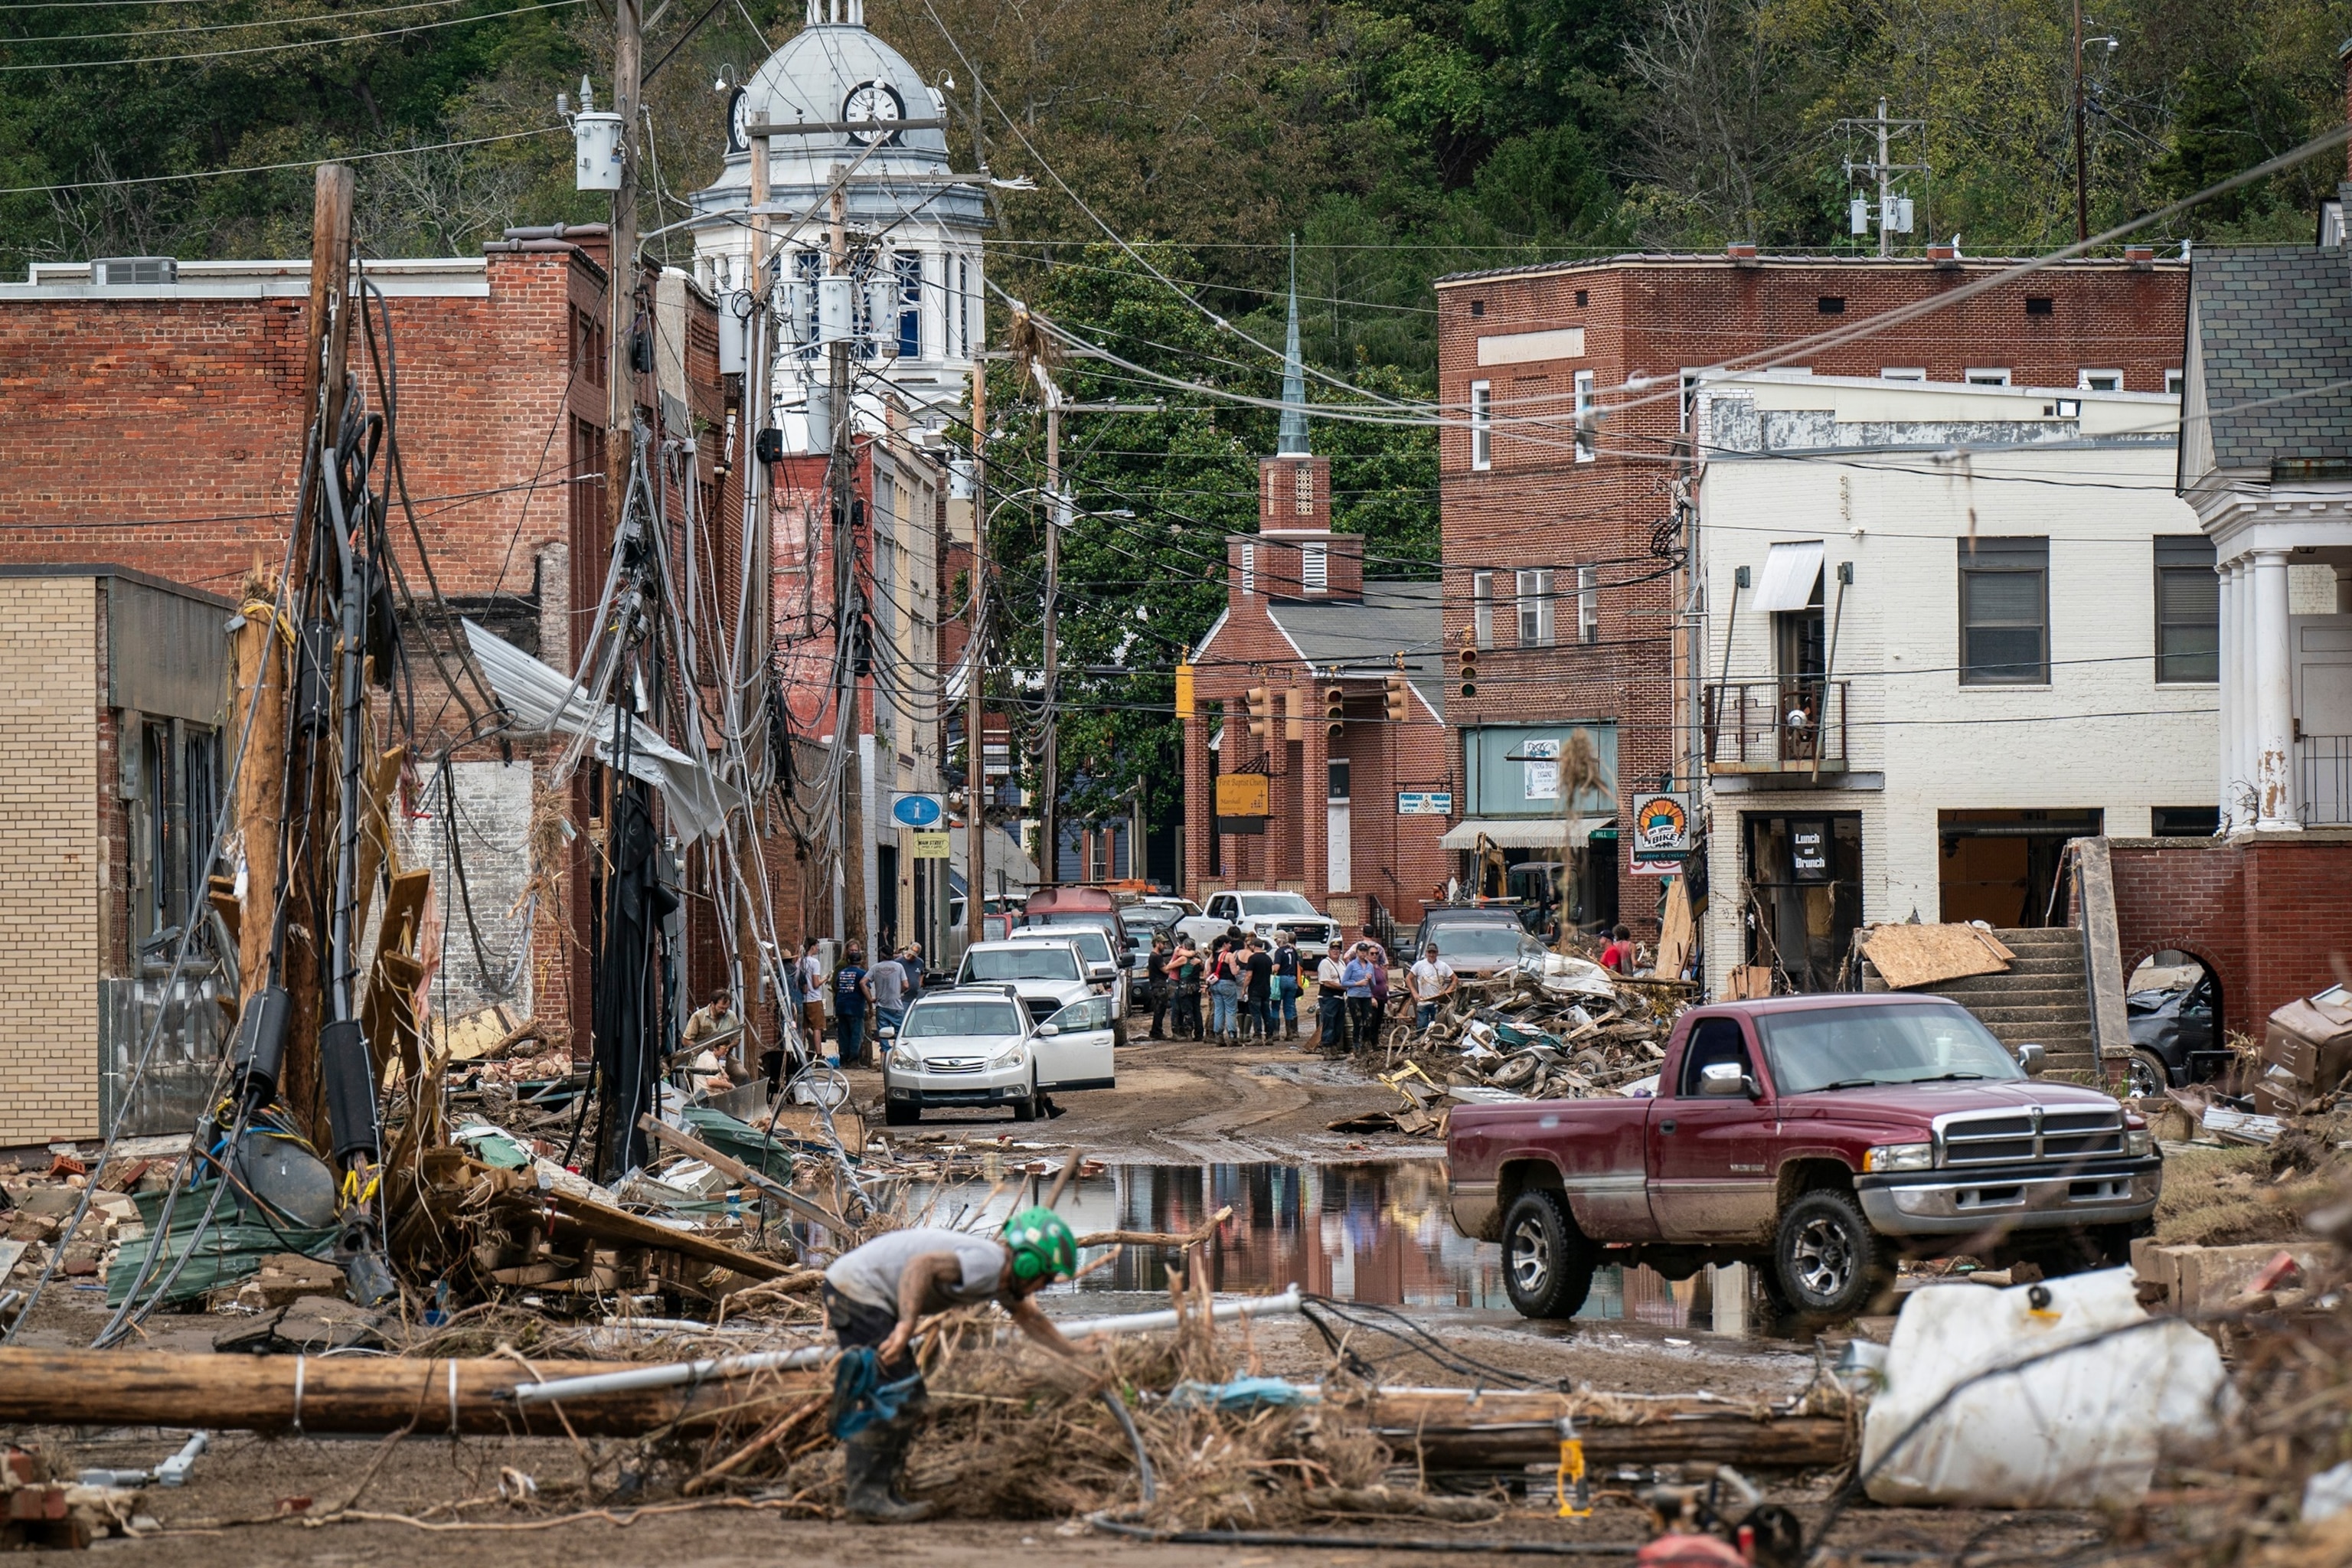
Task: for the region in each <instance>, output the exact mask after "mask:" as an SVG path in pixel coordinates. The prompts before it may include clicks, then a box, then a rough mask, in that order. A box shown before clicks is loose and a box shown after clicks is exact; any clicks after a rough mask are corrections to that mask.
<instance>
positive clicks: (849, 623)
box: [818, 166, 879, 948]
mask: <svg viewBox="0 0 2352 1568" xmlns="http://www.w3.org/2000/svg"><path fill="white" fill-rule="evenodd" d="M845 174H847V171H846V170H845V169H842V168H840V167H838V166H836V167H835V169H834V171H833V198H832V201H831V203H830V204H829V205H828V208H827V212H826V217H827V219H828V222H827V225H826V229H825V264H826V269H827V271H828V272H829V273H830V274H831V276H832V277H834V278H835V279H841V280H842V281H841V282H840V283H838V284H836V285H835V287H836V288H839V289H845V290H848V304H847V307H846V310H845V314H846V317H847V322H848V331H845V332H844V333H843V334H841V335H840V336H837V337H836V338H835V339H834V341H833V342H832V343H831V344H830V345H828V346H827V348H826V351H825V352H826V354H827V356H828V363H827V365H826V372H827V374H826V390H827V396H826V399H825V406H826V417H827V418H828V419H829V420H830V421H831V422H832V427H833V428H832V436H833V443H832V452H833V457H832V462H831V465H830V466H831V469H832V473H833V527H834V532H833V584H834V599H833V603H834V616H835V628H836V629H835V638H836V640H837V641H838V642H839V646H841V647H846V648H850V649H853V650H862V649H863V639H864V637H865V616H864V614H863V613H862V607H861V605H860V604H859V602H858V595H857V578H856V573H855V571H853V570H852V564H853V563H854V562H855V560H856V553H857V528H856V500H855V498H856V489H857V468H856V462H857V454H856V447H855V446H854V445H853V443H852V441H851V436H852V434H853V430H854V424H853V422H852V420H851V419H850V417H849V356H850V355H851V354H852V353H855V352H856V336H857V331H856V328H857V301H856V291H855V285H854V283H852V282H851V281H850V278H849V198H848V196H847V195H846V194H845V186H846V184H847V181H846V179H845ZM818 313H819V314H820V315H822V314H823V313H824V311H823V310H822V309H820V310H819V311H818ZM869 325H873V323H869ZM876 330H877V331H878V330H879V329H878V327H877V329H876ZM839 639H846V640H845V641H840V640H839ZM869 657H870V656H869ZM858 709H859V702H858V685H857V674H856V660H855V659H854V658H845V659H843V660H842V661H841V711H840V714H839V719H838V727H837V728H836V729H835V735H836V736H837V737H838V742H837V743H838V744H840V745H844V746H846V747H849V748H850V761H851V763H852V764H853V765H851V766H847V767H844V768H843V769H842V770H841V774H840V776H841V788H842V799H841V803H840V808H839V818H838V819H839V821H840V823H841V826H842V832H841V838H842V849H841V856H840V860H839V862H838V866H839V868H838V870H837V872H836V874H835V878H834V888H835V900H837V901H836V904H835V913H836V917H837V918H836V921H835V930H836V931H842V932H844V933H845V935H846V936H847V937H848V939H849V940H850V941H852V942H856V943H857V944H858V946H860V947H861V948H862V947H864V946H865V945H866V941H867V938H868V936H869V935H870V933H869V932H868V931H866V763H865V758H864V757H863V756H862V755H860V754H859V752H858V750H857V746H858V727H859V724H860V723H861V721H862V720H863V715H862V714H861V713H860V712H859V711H858ZM853 857H854V858H856V866H857V877H856V883H857V896H856V898H854V899H853V898H849V897H847V896H846V894H845V890H844V889H845V886H846V884H847V883H848V881H849V880H850V878H849V874H848V871H849V861H850V860H851V858H853Z"/></svg>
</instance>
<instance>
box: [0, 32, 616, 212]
mask: <svg viewBox="0 0 2352 1568" xmlns="http://www.w3.org/2000/svg"><path fill="white" fill-rule="evenodd" d="M579 4H581V0H539V3H538V4H537V5H518V6H516V7H514V8H513V9H512V10H509V11H486V12H484V13H482V14H481V15H480V16H452V17H449V18H448V19H447V20H446V21H440V22H419V23H417V24H416V25H415V26H408V27H385V28H383V29H381V30H379V31H376V32H372V33H344V34H341V35H339V36H338V37H331V38H300V39H296V40H294V41H293V42H290V43H282V44H249V45H247V46H246V47H244V48H240V49H207V50H205V51H202V52H200V53H196V54H186V55H127V56H124V57H123V58H121V59H111V60H55V61H50V62H47V63H45V64H41V65H11V66H0V71H65V70H82V69H86V68H97V67H105V66H161V65H176V64H181V63H184V62H185V61H189V60H225V59H228V58H232V57H235V56H239V55H275V54H283V53H285V52H286V51H287V50H289V49H316V48H323V47H326V46H327V45H330V44H356V43H362V42H364V41H365V40H367V39H369V38H396V37H403V36H404V35H406V34H409V33H429V32H432V31H433V30H434V29H436V28H437V27H462V26H465V25H466V24H467V23H469V22H495V21H497V20H498V19H499V17H501V16H521V15H523V14H524V13H525V12H529V11H560V10H562V9H564V8H566V7H568V6H572V5H579ZM0 41H5V40H0ZM321 162H326V163H332V162H335V160H333V159H324V160H321ZM0 194H5V193H0Z"/></svg>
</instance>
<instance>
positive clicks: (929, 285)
mask: <svg viewBox="0 0 2352 1568" xmlns="http://www.w3.org/2000/svg"><path fill="white" fill-rule="evenodd" d="M865 10H866V7H865V4H864V0H809V3H808V12H807V20H806V24H805V26H803V28H802V29H801V31H800V32H798V33H796V34H794V35H793V37H792V38H791V39H790V40H789V41H788V42H786V43H785V45H784V46H783V47H782V48H780V49H778V50H777V51H776V52H775V53H774V54H773V55H772V56H770V57H769V58H768V60H767V62H766V63H765V64H763V65H761V67H760V68H759V69H758V70H757V71H755V72H753V73H752V75H751V79H750V80H749V81H746V82H744V83H743V84H742V85H741V87H740V88H739V89H736V91H735V92H734V94H733V96H732V97H731V98H730V100H729V104H728V111H727V119H726V129H725V134H726V161H725V164H724V166H723V167H722V169H721V171H720V173H719V178H718V180H717V181H716V182H714V183H713V184H710V185H709V187H707V188H706V189H704V190H700V191H698V192H696V193H695V195H694V198H693V202H694V209H695V215H696V217H695V222H694V244H695V275H696V277H697V278H698V279H699V280H700V281H701V282H702V283H703V285H704V286H705V287H706V288H708V289H711V290H713V291H714V292H715V293H717V294H718V295H719V297H720V299H721V301H722V311H731V313H732V315H733V317H734V319H735V320H736V321H741V320H743V319H744V318H745V317H747V316H749V315H750V313H751V310H752V300H753V298H754V296H755V295H756V293H757V291H758V289H759V284H758V283H757V282H755V280H754V279H752V277H751V247H752V226H751V219H752V217H753V216H754V215H753V203H752V188H751V187H752V180H753V157H752V146H751V143H752V140H753V139H752V137H751V130H752V128H754V127H765V128H767V129H769V130H771V131H774V132H776V133H775V134H772V135H770V136H767V137H764V138H761V140H762V141H764V142H766V145H767V153H768V199H767V201H766V202H765V203H764V204H763V205H761V209H760V211H761V216H765V217H766V218H767V222H768V234H769V245H770V247H771V255H772V258H773V260H772V279H771V282H772V286H773V289H774V295H773V299H774V304H775V308H776V310H777V311H778V312H779V318H780V320H781V321H782V322H783V323H785V325H784V328H783V332H782V334H780V336H783V337H785V338H786V339H787V340H788V341H785V342H781V343H780V345H779V349H778V353H777V356H776V361H775V365H774V372H773V375H772V379H771V389H772V407H773V409H774V417H773V422H774V424H775V425H776V426H777V427H778V428H779V429H780V430H782V432H783V435H784V438H785V443H786V446H787V447H788V448H789V449H793V450H799V451H822V450H824V447H825V446H826V444H827V438H826V437H825V435H824V433H823V432H820V434H819V435H818V436H817V437H815V438H814V439H812V438H811V437H809V435H808V433H807V431H808V416H809V414H810V412H811V410H810V406H809V405H810V392H811V389H812V387H814V388H815V389H816V392H817V395H818V397H819V399H820V400H822V399H823V398H824V396H825V395H826V394H825V390H824V383H825V357H824V353H823V351H822V350H820V349H819V348H818V347H817V346H816V335H817V311H818V289H817V280H818V279H820V278H822V277H824V276H825V275H826V273H827V272H828V271H829V270H830V268H831V260H830V257H829V255H828V248H827V246H828V228H829V225H830V223H831V216H832V212H831V203H830V200H829V199H828V196H829V193H830V192H831V190H832V188H833V187H834V186H835V184H836V183H837V182H838V183H839V184H841V186H842V194H843V198H844V202H843V205H844V216H845V225H846V227H847V230H848V233H849V240H850V243H849V245H848V247H847V263H846V265H847V267H848V269H849V273H850V275H851V276H852V278H853V279H854V280H855V283H856V289H855V290H854V295H853V298H854V300H855V301H856V304H855V312H856V345H857V348H856V365H857V372H856V386H855V388H854V390H853V400H854V403H855V405H856V409H857V412H858V416H859V421H860V424H861V426H863V427H865V428H866V429H867V430H878V429H880V428H882V427H883V426H884V424H885V423H886V419H887V416H886V415H885V414H884V412H883V399H882V396H881V394H882V393H883V391H884V389H886V388H887V389H889V390H893V391H895V392H897V393H898V395H899V397H900V399H901V400H902V401H903V402H904V403H905V404H906V405H908V407H909V408H910V409H912V410H913V413H914V422H915V426H916V428H917V429H918V430H935V429H937V428H939V427H940V426H942V425H944V424H946V423H947V422H948V421H949V420H950V419H952V418H957V417H961V410H962V409H963V407H964V405H965V402H966V397H967V393H968V388H969V378H970V376H971V367H972V364H973V362H974V360H975V357H976V355H977V352H978V350H979V348H980V345H981V342H982V337H983V335H984V331H985V328H984V325H983V321H984V318H983V313H982V290H983V289H984V288H985V284H984V282H983V268H984V266H985V261H984V258H983V256H982V237H983V236H984V235H985V233H986V232H987V230H988V228H989V226H990V219H989V215H988V207H987V196H986V193H985V189H984V184H985V180H984V177H983V176H979V175H974V174H968V173H967V174H961V175H960V174H956V173H955V172H954V170H953V169H952V168H951V167H950V157H949V154H948V139H947V132H946V129H945V121H946V120H947V100H946V97H945V94H944V92H943V91H942V90H941V89H940V88H938V87H934V86H933V85H932V84H930V83H929V82H926V81H925V80H924V79H923V78H922V76H921V74H920V73H919V72H918V71H917V70H916V69H915V68H914V67H913V66H912V65H910V64H909V63H908V61H907V58H906V57H904V56H903V55H901V54H899V53H898V51H897V50H896V49H893V48H892V47H890V46H889V45H887V44H886V43H884V42H883V41H882V40H881V39H880V38H879V37H876V36H875V35H874V34H873V33H871V32H868V31H867V30H866V17H865ZM867 121H872V122H877V124H880V125H892V124H897V125H900V126H903V127H904V128H903V129H888V130H877V131H868V130H865V129H845V128H844V127H846V126H851V125H862V124H863V123H864V122H867ZM788 125H807V126H811V127H814V129H811V130H808V131H792V132H785V131H782V130H781V129H780V128H782V127H784V126H788ZM735 342H736V343H738V344H740V337H739V338H737V339H736V340H735ZM722 352H724V351H722ZM734 352H735V353H737V354H739V355H740V353H741V350H740V347H736V348H735V349H734ZM727 368H729V369H739V368H740V364H730V365H729V366H728V367H727ZM820 412H822V411H821V410H820Z"/></svg>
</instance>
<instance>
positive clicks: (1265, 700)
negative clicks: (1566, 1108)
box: [1176, 300, 1459, 924]
mask: <svg viewBox="0 0 2352 1568" xmlns="http://www.w3.org/2000/svg"><path fill="white" fill-rule="evenodd" d="M1289 356H1290V363H1289V367H1288V369H1287V371H1286V374H1285V377H1284V382H1283V395H1284V400H1285V401H1286V402H1287V403H1289V404H1291V405H1293V409H1292V410H1291V411H1287V412H1286V413H1285V414H1284V415H1283V418H1282V439H1281V441H1280V443H1279V445H1280V447H1281V450H1280V451H1279V452H1278V453H1277V454H1276V456H1274V457H1272V458H1265V459H1264V460H1263V461H1261V462H1260V463H1259V464H1258V531H1257V532H1256V533H1255V535H1249V534H1235V535H1234V536H1232V537H1230V538H1228V539H1227V540H1226V542H1225V584H1226V585H1225V609H1224V613H1223V614H1222V615H1221V616H1218V617H1217V620H1216V623H1215V624H1214V625H1213V626H1211V627H1210V628H1209V631H1208V634H1207V635H1206V636H1205V637H1202V639H1201V643H1200V646H1199V647H1196V648H1194V649H1193V650H1192V655H1191V658H1190V661H1189V664H1188V666H1187V667H1186V668H1183V669H1181V670H1179V672H1178V676H1177V694H1176V708H1177V713H1178V716H1179V717H1180V718H1181V720H1182V721H1183V725H1184V880H1183V888H1184V891H1185V892H1186V893H1187V894H1189V895H1190V896H1192V898H1194V899H1205V898H1206V897H1207V896H1208V895H1209V894H1210V893H1212V892H1215V891H1218V890H1221V889H1227V888H1267V889H1284V890H1287V891H1292V892H1297V893H1303V894H1304V895H1305V896H1306V897H1307V900H1309V901H1310V902H1312V903H1313V904H1314V905H1315V906H1316V907H1317V908H1318V909H1319V910H1323V911H1324V912H1325V913H1327V914H1328V915H1330V916H1332V917H1333V918H1334V919H1336V920H1339V921H1341V922H1342V923H1343V924H1354V923H1356V922H1359V921H1363V920H1367V919H1374V918H1376V917H1377V912H1378V911H1379V910H1386V911H1387V912H1388V913H1389V914H1390V915H1391V916H1393V917H1394V918H1396V919H1397V920H1399V921H1405V922H1408V923H1410V922H1411V921H1413V920H1416V919H1418V918H1419V915H1420V905H1419V900H1423V899H1425V898H1429V897H1432V896H1433V895H1434V894H1435V893H1436V892H1437V891H1438V890H1439V888H1440V885H1441V884H1442V883H1443V882H1444V879H1445V868H1444V852H1443V851H1442V850H1441V849H1439V847H1438V840H1439V838H1440V837H1442V835H1443V834H1444V830H1445V825H1446V816H1445V815H1444V811H1445V810H1446V809H1448V808H1450V806H1451V804H1452V797H1453V795H1454V792H1455V791H1456V790H1457V789H1458V788H1459V783H1458V780H1457V778H1456V769H1455V767H1454V762H1453V759H1452V757H1451V755H1450V753H1449V752H1448V749H1447V746H1446V734H1445V729H1444V724H1445V710H1444V698H1443V696H1442V694H1441V686H1440V679H1441V677H1442V674H1443V670H1442V668H1441V664H1440V660H1439V658H1438V657H1437V646H1436V645H1437V637H1438V632H1439V629H1440V628H1439V613H1438V607H1437V596H1438V586H1437V584H1434V583H1380V582H1374V583H1367V582H1365V581H1364V541H1363V538H1362V536H1361V535H1359V534H1351V533H1334V532H1333V531H1331V464H1330V460H1329V459H1328V458H1318V457H1316V456H1314V455H1313V454H1312V453H1310V452H1309V451H1308V449H1307V420H1306V416H1305V413H1304V405H1305V404H1306V383H1305V377H1304V375H1303V374H1301V372H1300V370H1299V359H1298V307H1297V300H1293V301H1292V302H1291V323H1290V347H1289ZM1254 691H1255V692H1257V693H1259V694H1260V696H1259V698H1258V701H1259V703H1260V705H1261V706H1260V712H1261V714H1262V715H1263V714H1268V713H1270V714H1271V715H1272V718H1271V720H1270V721H1268V720H1266V719H1265V718H1263V717H1261V718H1260V719H1259V720H1257V721H1252V720H1251V719H1250V716H1249V712H1248V709H1249V703H1250V701H1251V693H1252V692H1254ZM1335 694H1336V702H1335V700H1334V698H1335ZM1398 707H1402V710H1403V716H1402V719H1401V720H1397V719H1393V718H1392V717H1391V715H1392V713H1393V712H1394V711H1395V709H1396V708H1398ZM1335 723H1336V727H1337V732H1336V733H1334V732H1333V729H1334V725H1335ZM1227 774H1245V775H1246V774H1257V775H1262V776H1263V777H1264V778H1265V795H1266V800H1265V816H1263V817H1256V816H1250V817H1244V818H1238V819H1236V818H1234V817H1224V818H1222V819H1221V818H1220V816H1219V815H1218V809H1217V795H1218V790H1217V780H1218V778H1219V777H1220V776H1222V775H1227ZM1405 796H1412V797H1414V798H1413V799H1412V802H1411V803H1410V804H1412V805H1413V806H1414V808H1415V809H1413V810H1412V811H1410V812H1407V811H1404V810H1402V809H1401V807H1402V805H1404V804H1406V803H1405V802H1404V801H1403V799H1402V797H1405ZM1432 797H1438V798H1434V799H1433V798H1432ZM1359 806H1360V807H1361V808H1362V809H1361V810H1359V809H1358V807H1359ZM1432 808H1434V809H1432ZM1236 828H1239V829H1242V831H1233V829H1236Z"/></svg>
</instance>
